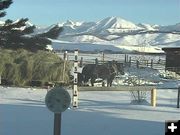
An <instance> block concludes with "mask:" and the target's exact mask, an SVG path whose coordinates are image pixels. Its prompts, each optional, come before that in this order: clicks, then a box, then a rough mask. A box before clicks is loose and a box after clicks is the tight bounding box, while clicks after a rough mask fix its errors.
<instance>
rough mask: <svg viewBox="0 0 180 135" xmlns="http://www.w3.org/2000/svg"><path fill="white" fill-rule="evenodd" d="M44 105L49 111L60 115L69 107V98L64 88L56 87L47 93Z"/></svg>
mask: <svg viewBox="0 0 180 135" xmlns="http://www.w3.org/2000/svg"><path fill="white" fill-rule="evenodd" d="M45 103H46V106H47V108H48V109H49V110H50V111H52V112H54V113H60V112H64V111H65V110H66V109H67V108H68V107H69V105H70V103H71V97H70V95H69V93H68V92H67V91H66V90H65V89H64V88H62V87H56V88H53V89H52V90H50V91H48V93H47V94H46V97H45Z"/></svg>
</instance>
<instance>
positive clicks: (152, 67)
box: [151, 59, 153, 68]
mask: <svg viewBox="0 0 180 135" xmlns="http://www.w3.org/2000/svg"><path fill="white" fill-rule="evenodd" d="M151 68H153V59H151Z"/></svg>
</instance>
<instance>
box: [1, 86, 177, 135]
mask: <svg viewBox="0 0 180 135" xmlns="http://www.w3.org/2000/svg"><path fill="white" fill-rule="evenodd" d="M68 92H69V93H70V94H71V90H68ZM46 93H47V90H45V89H31V88H10V87H9V88H4V87H0V116H1V117H0V135H50V134H53V117H54V115H53V113H52V112H50V111H49V110H48V109H47V108H46V106H45V103H44V98H45V95H46ZM131 99H132V98H131V95H130V93H129V92H115V91H113V92H100V91H99V92H98V91H96V92H80V93H79V108H78V109H68V110H66V111H65V112H64V113H63V114H62V135H72V134H74V135H92V134H93V135H119V134H123V135H164V132H165V125H164V122H165V120H176V119H180V109H178V108H176V104H177V102H176V99H177V89H158V90H157V107H152V106H151V105H150V104H149V103H148V104H145V105H134V104H131ZM148 102H150V101H149V100H148Z"/></svg>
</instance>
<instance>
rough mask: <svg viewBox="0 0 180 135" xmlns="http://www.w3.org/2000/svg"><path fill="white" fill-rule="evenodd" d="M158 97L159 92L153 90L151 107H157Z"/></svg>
mask: <svg viewBox="0 0 180 135" xmlns="http://www.w3.org/2000/svg"><path fill="white" fill-rule="evenodd" d="M156 96H157V91H156V89H152V90H151V105H152V106H153V107H156Z"/></svg>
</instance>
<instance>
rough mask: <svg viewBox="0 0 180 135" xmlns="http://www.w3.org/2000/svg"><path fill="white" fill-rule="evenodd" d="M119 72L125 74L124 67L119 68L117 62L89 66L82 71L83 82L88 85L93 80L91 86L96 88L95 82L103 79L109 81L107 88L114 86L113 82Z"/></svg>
mask: <svg viewBox="0 0 180 135" xmlns="http://www.w3.org/2000/svg"><path fill="white" fill-rule="evenodd" d="M118 72H120V73H121V74H124V70H123V67H118V64H117V62H115V61H110V62H108V63H105V64H102V65H96V64H88V65H86V66H85V67H84V68H83V70H82V75H83V81H84V83H86V82H88V80H89V79H91V85H92V86H94V83H95V80H96V79H97V78H101V79H102V80H106V81H107V86H112V81H113V80H114V78H115V76H116V75H117V73H118Z"/></svg>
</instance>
